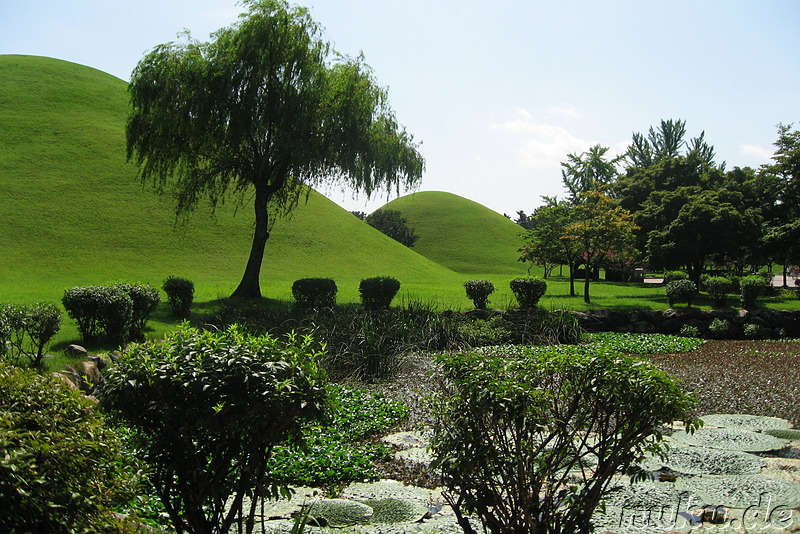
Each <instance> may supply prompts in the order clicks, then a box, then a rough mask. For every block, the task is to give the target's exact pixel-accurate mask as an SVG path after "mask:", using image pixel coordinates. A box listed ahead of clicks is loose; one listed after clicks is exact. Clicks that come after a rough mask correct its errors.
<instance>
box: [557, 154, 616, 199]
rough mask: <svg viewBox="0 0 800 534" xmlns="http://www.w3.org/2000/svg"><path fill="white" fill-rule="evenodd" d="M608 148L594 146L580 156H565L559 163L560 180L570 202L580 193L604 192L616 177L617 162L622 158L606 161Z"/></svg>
mask: <svg viewBox="0 0 800 534" xmlns="http://www.w3.org/2000/svg"><path fill="white" fill-rule="evenodd" d="M608 151H609V148H608V147H607V146H602V145H594V146H593V147H591V148H590V149H589V151H588V152H583V153H582V154H574V153H573V154H567V161H566V162H562V163H561V167H562V168H561V179H562V181H563V182H564V187H566V188H567V190H568V191H569V193H570V200H572V201H573V202H575V201H577V199H578V197H579V196H580V194H581V193H585V192H587V191H605V189H606V187H607V186H608V185H609V184H611V183H612V182H613V181H614V179H615V178H616V177H617V162H619V161H620V160H621V159H622V157H616V158H612V159H608V156H606V154H607V153H608Z"/></svg>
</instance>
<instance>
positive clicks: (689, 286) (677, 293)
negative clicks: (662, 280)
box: [666, 279, 697, 307]
mask: <svg viewBox="0 0 800 534" xmlns="http://www.w3.org/2000/svg"><path fill="white" fill-rule="evenodd" d="M666 291H667V300H668V301H669V305H670V306H674V305H675V303H676V302H686V305H687V306H690V307H691V305H692V302H693V301H694V298H695V296H696V295H697V286H696V285H695V283H694V282H692V281H691V280H689V279H678V280H672V281H671V282H667V287H666Z"/></svg>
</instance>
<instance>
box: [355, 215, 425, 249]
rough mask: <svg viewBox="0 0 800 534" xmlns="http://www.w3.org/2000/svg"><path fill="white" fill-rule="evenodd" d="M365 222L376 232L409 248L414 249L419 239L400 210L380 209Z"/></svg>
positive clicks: (368, 216)
mask: <svg viewBox="0 0 800 534" xmlns="http://www.w3.org/2000/svg"><path fill="white" fill-rule="evenodd" d="M364 220H365V221H367V224H369V225H370V226H372V227H373V228H375V229H376V230H378V231H380V232H383V233H384V234H386V235H388V236H389V237H391V238H392V239H394V240H395V241H397V242H399V243H402V244H403V245H405V246H407V247H413V246H414V243H416V242H417V239H419V236H418V235H417V234H415V233H414V229H413V228H410V227H409V226H408V220H407V219H405V218H403V216H402V215H401V214H400V212H399V211H398V210H389V209H379V210H376V211H373V212H372V213H370V214H369V215H367V217H366V218H365V219H364Z"/></svg>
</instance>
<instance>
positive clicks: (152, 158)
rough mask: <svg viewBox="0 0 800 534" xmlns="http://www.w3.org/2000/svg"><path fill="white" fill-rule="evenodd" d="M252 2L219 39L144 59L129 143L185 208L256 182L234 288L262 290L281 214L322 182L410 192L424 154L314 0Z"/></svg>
mask: <svg viewBox="0 0 800 534" xmlns="http://www.w3.org/2000/svg"><path fill="white" fill-rule="evenodd" d="M245 5H246V6H247V8H248V11H247V13H246V14H245V15H243V16H242V17H241V18H240V20H239V22H238V23H236V24H234V25H233V26H231V27H228V28H223V29H221V30H219V31H218V32H216V33H215V34H214V40H213V41H211V42H208V43H201V42H197V41H194V40H192V39H187V41H186V42H184V43H167V44H162V45H159V46H157V47H156V48H155V49H153V51H151V52H150V53H148V54H147V55H146V56H145V57H144V58H143V59H142V60H141V61H140V62H139V64H138V65H137V66H136V69H135V70H134V72H133V74H132V76H131V82H130V85H129V90H130V94H131V104H132V111H131V114H130V116H129V118H128V125H127V143H128V159H131V160H134V161H135V162H136V163H137V164H138V165H139V169H140V177H141V179H142V181H144V182H147V181H152V183H153V184H154V185H155V186H156V187H157V188H158V189H159V190H162V191H163V190H164V189H165V188H166V187H167V186H168V185H171V186H172V187H173V189H174V194H175V197H176V199H177V204H176V211H177V213H179V214H186V213H188V212H190V211H192V210H193V209H195V208H196V206H197V204H198V203H199V201H200V200H201V199H203V198H208V199H209V200H210V202H211V205H212V206H216V204H217V203H219V202H222V201H224V200H225V199H228V198H232V199H234V200H235V201H237V202H239V203H244V202H245V199H249V198H251V197H250V194H251V192H252V198H253V208H254V212H255V230H254V235H253V243H252V247H251V251H250V256H249V259H248V261H247V265H246V268H245V271H244V274H243V276H242V280H241V282H240V284H239V286H238V287H237V288H236V290H235V291H234V292H233V295H234V296H237V297H244V298H260V297H261V288H260V283H259V278H260V272H261V265H262V262H263V257H264V248H265V245H266V242H267V239H268V238H269V230H270V227H271V223H270V220H271V217H270V216H271V215H276V216H280V215H283V214H286V213H288V212H290V211H291V210H292V209H293V208H294V207H295V206H296V205H297V203H298V202H299V199H300V198H301V197H302V196H303V194H304V193H305V194H307V193H308V187H313V186H314V185H317V184H319V183H322V182H332V181H333V182H340V183H343V184H345V185H347V186H349V187H352V188H353V189H355V190H358V191H363V192H365V193H366V194H367V195H370V194H372V193H373V192H375V191H376V190H380V189H385V190H387V191H391V190H396V191H397V192H398V193H399V191H400V189H401V187H410V186H413V185H414V184H416V183H417V182H418V181H419V179H420V177H421V175H422V172H423V169H424V160H423V158H422V156H421V155H420V154H419V152H418V150H417V145H416V144H415V143H414V142H413V137H412V136H411V135H410V134H408V133H406V131H405V129H403V128H402V127H401V126H399V125H398V123H397V121H396V119H395V115H394V112H393V110H392V109H391V108H390V106H389V104H388V97H387V92H386V90H385V89H383V88H381V87H379V86H378V85H377V83H376V81H375V79H374V77H373V74H372V71H371V69H370V68H369V66H368V65H366V64H365V63H364V58H363V57H362V56H359V57H358V58H350V57H346V56H342V55H339V54H336V53H335V52H334V51H333V50H332V49H331V47H330V45H329V44H328V43H327V42H324V41H323V40H322V39H321V34H322V30H321V28H320V27H319V26H318V25H317V23H315V22H314V21H313V20H312V19H311V16H310V15H309V12H308V10H307V9H305V8H301V7H292V6H289V4H288V3H287V2H285V1H284V0H249V1H246V2H245Z"/></svg>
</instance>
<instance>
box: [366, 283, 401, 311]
mask: <svg viewBox="0 0 800 534" xmlns="http://www.w3.org/2000/svg"><path fill="white" fill-rule="evenodd" d="M398 291H400V282H399V281H398V280H397V279H395V278H391V277H386V276H379V277H375V278H365V279H364V280H361V283H360V284H359V286H358V293H359V294H360V295H361V304H362V305H363V306H364V308H366V309H368V310H385V309H388V308H389V306H391V304H392V299H394V297H395V295H397V292H398Z"/></svg>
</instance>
